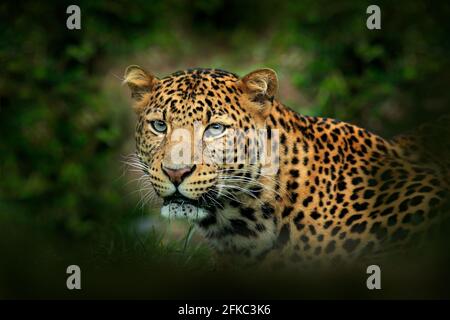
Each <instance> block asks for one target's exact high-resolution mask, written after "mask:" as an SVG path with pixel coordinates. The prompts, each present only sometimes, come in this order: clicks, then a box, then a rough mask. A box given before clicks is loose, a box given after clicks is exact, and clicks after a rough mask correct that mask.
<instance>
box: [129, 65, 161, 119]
mask: <svg viewBox="0 0 450 320" xmlns="http://www.w3.org/2000/svg"><path fill="white" fill-rule="evenodd" d="M158 81H159V80H158V78H156V77H155V76H154V75H152V74H151V73H149V72H147V71H145V70H144V69H142V68H141V67H139V66H135V65H133V66H129V67H128V68H127V69H126V70H125V75H124V80H123V83H126V84H127V85H128V87H129V88H130V91H131V97H132V98H133V100H134V101H135V105H134V111H135V112H136V113H140V112H141V111H142V109H143V108H144V107H145V106H147V104H148V99H149V95H150V92H151V91H152V89H153V88H154V86H155V84H156V83H157V82H158Z"/></svg>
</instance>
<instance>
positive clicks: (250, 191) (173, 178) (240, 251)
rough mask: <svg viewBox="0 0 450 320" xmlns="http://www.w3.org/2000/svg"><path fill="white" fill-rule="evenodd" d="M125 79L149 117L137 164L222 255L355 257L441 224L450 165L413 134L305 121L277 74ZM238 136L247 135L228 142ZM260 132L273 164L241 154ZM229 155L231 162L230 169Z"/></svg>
mask: <svg viewBox="0 0 450 320" xmlns="http://www.w3.org/2000/svg"><path fill="white" fill-rule="evenodd" d="M123 83H124V84H126V85H127V86H128V87H129V89H130V92H131V100H132V108H133V110H134V112H135V114H136V115H137V124H136V131H135V140H136V159H137V160H136V161H137V162H138V163H139V165H138V167H139V168H140V170H142V172H143V174H144V176H145V179H148V181H149V184H148V185H149V188H151V189H153V192H154V193H155V196H156V197H157V198H158V199H160V200H161V201H162V205H161V214H162V215H163V216H164V217H166V218H168V219H173V218H184V219H187V220H189V221H190V222H191V223H192V224H193V225H194V226H195V227H196V229H197V230H198V231H199V232H200V234H201V235H202V237H203V239H205V241H206V242H207V243H208V244H209V245H210V246H211V247H212V248H213V249H214V251H215V252H216V253H217V254H218V255H219V256H220V257H231V258H232V259H234V260H235V261H236V260H238V261H239V260H242V261H251V262H252V263H257V262H260V261H266V260H267V259H273V258H274V257H276V258H277V259H281V260H282V261H286V262H289V263H294V264H296V263H302V262H307V261H329V262H332V263H334V262H337V261H352V260H355V259H359V258H361V257H364V256H368V255H369V256H370V255H371V254H374V255H375V254H377V253H379V252H384V251H386V250H389V248H391V247H398V246H401V245H403V244H406V243H409V242H411V241H412V240H413V239H415V238H416V237H418V235H420V234H421V233H423V232H424V231H425V230H427V229H428V228H429V227H430V226H431V225H433V224H436V223H439V217H440V216H441V215H442V212H441V211H442V210H441V211H440V210H439V208H442V207H443V206H444V204H445V203H446V200H447V195H448V189H449V179H448V168H447V166H445V165H442V163H440V162H439V159H436V158H435V157H434V158H433V157H431V156H430V157H427V156H426V152H419V151H420V150H422V149H424V148H422V146H420V145H417V144H415V142H414V141H415V140H414V139H412V138H411V139H410V138H408V136H405V137H394V138H390V139H387V138H382V137H381V136H379V135H377V134H375V133H372V132H370V131H368V130H366V129H364V128H361V127H359V126H357V125H354V124H351V123H348V122H344V121H339V120H337V119H332V118H326V117H318V116H308V115H303V114H300V113H297V112H296V111H294V110H293V109H291V108H289V107H288V106H286V105H284V104H282V103H281V102H280V98H279V94H278V76H277V74H276V72H275V71H274V70H272V69H269V68H263V69H258V70H255V71H253V72H250V73H248V74H247V75H245V76H243V77H240V76H238V75H236V74H234V73H231V72H228V71H224V70H221V69H210V68H193V69H187V70H183V71H177V72H175V73H173V74H170V75H169V76H166V77H162V78H158V77H157V76H155V75H153V74H152V73H151V72H148V71H147V70H145V69H143V68H141V67H139V66H136V65H132V66H130V67H128V68H127V69H126V71H125V74H124V80H123ZM237 130H239V132H240V133H242V132H244V134H243V135H237V136H236V135H235V136H233V137H232V138H230V139H224V137H226V136H227V135H230V132H232V131H234V132H235V131H237ZM251 131H253V132H262V133H265V137H266V140H267V145H268V147H267V146H266V151H267V153H270V152H271V153H272V155H273V157H266V162H265V163H263V161H260V162H258V161H254V160H255V159H248V157H247V158H245V157H243V156H242V154H241V155H239V157H238V156H237V153H238V149H239V150H245V151H248V150H249V149H252V150H254V149H255V148H256V147H255V145H256V144H258V141H256V139H255V135H251V134H250V133H249V132H251ZM246 132H247V133H249V134H247V135H246V134H245V133H246ZM187 137H189V139H187V140H190V141H191V142H190V143H189V144H188V146H187V147H183V148H180V143H181V141H182V140H183V138H187ZM231 142H234V143H231ZM195 146H198V147H199V148H200V149H201V151H200V152H197V154H198V153H200V156H198V157H197V156H196V155H192V154H193V153H195V152H192V149H193V148H194V147H195ZM252 147H253V148H252ZM256 149H258V148H256ZM259 151H260V152H259V153H258V152H256V155H257V156H258V155H259V156H261V155H262V152H261V150H259ZM224 153H225V154H227V155H229V154H231V156H228V158H229V160H231V161H219V160H223V154H224ZM176 155H178V156H180V155H181V157H182V158H183V160H184V161H178V160H179V159H178V158H180V157H178V156H176ZM195 157H197V158H195ZM252 157H253V158H254V157H255V156H254V154H253V155H252ZM175 158H177V159H178V160H177V161H176V160H174V159H175ZM199 158H200V159H199ZM267 158H269V161H268V162H269V165H267ZM239 160H243V161H239ZM250 160H253V161H250ZM267 167H271V168H272V170H264V169H267Z"/></svg>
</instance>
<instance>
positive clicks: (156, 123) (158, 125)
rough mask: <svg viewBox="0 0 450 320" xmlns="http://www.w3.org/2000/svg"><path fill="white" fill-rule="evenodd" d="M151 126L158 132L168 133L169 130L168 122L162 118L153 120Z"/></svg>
mask: <svg viewBox="0 0 450 320" xmlns="http://www.w3.org/2000/svg"><path fill="white" fill-rule="evenodd" d="M150 126H151V128H152V129H153V131H154V132H155V133H157V134H161V133H166V131H167V124H166V123H165V122H164V121H161V120H153V121H151V122H150Z"/></svg>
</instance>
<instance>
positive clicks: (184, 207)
mask: <svg viewBox="0 0 450 320" xmlns="http://www.w3.org/2000/svg"><path fill="white" fill-rule="evenodd" d="M209 213H210V211H209V210H208V208H207V206H205V205H204V204H202V203H201V202H200V201H198V200H193V199H189V198H187V197H185V196H183V195H182V194H180V193H179V192H178V191H177V192H176V193H174V194H173V195H171V196H169V197H166V198H164V202H163V206H162V207H161V215H162V216H163V217H165V218H169V219H171V218H187V219H189V220H194V221H195V220H201V219H203V218H205V217H206V216H208V215H209Z"/></svg>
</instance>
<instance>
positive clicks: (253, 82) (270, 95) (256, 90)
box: [241, 68, 278, 113]
mask: <svg viewBox="0 0 450 320" xmlns="http://www.w3.org/2000/svg"><path fill="white" fill-rule="evenodd" d="M241 84H242V87H243V89H244V92H245V93H247V94H248V96H249V99H250V100H251V101H253V102H255V103H257V104H259V105H260V106H261V111H262V112H263V113H268V111H269V110H268V109H270V106H271V105H272V102H273V99H274V98H275V95H276V93H277V90H278V77H277V74H276V73H275V71H273V70H272V69H267V68H266V69H259V70H256V71H253V72H250V73H249V74H247V75H246V76H245V77H243V78H242V79H241Z"/></svg>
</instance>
